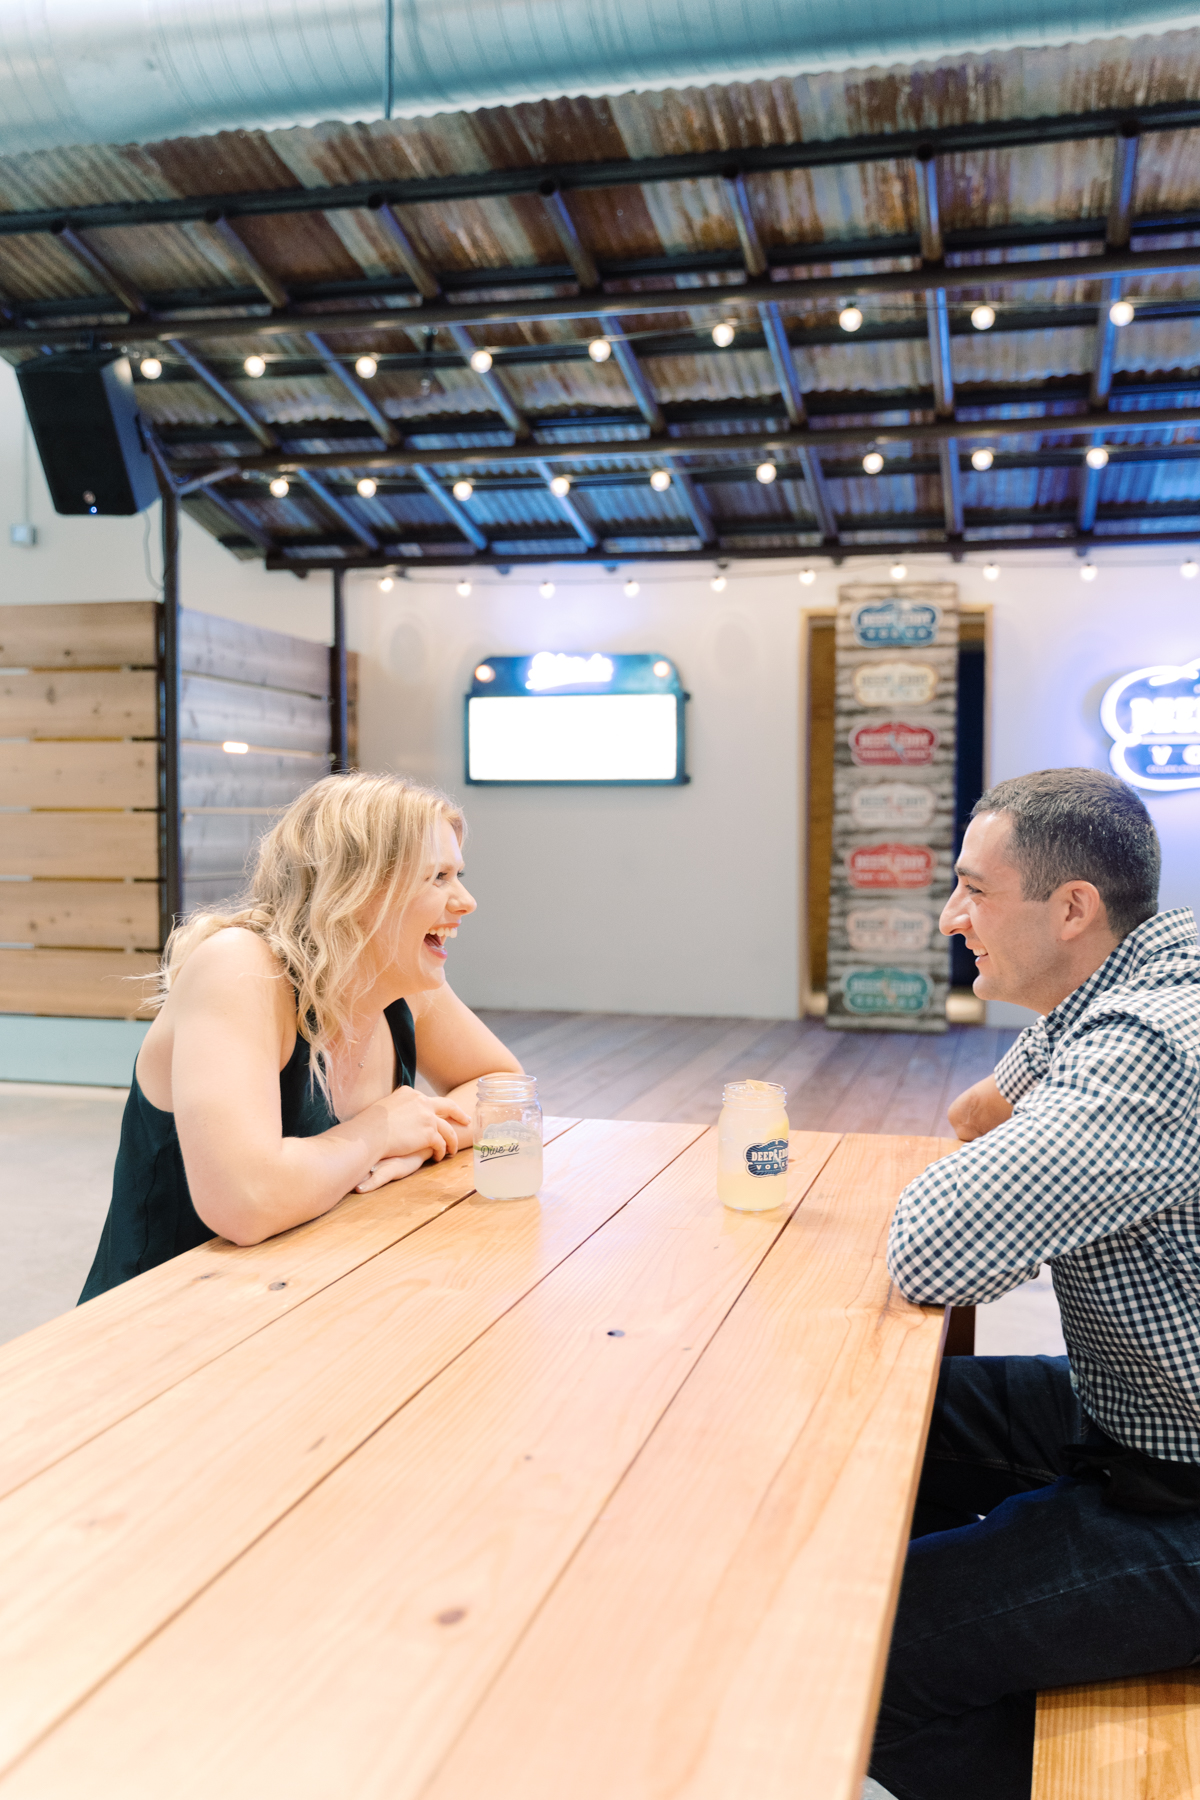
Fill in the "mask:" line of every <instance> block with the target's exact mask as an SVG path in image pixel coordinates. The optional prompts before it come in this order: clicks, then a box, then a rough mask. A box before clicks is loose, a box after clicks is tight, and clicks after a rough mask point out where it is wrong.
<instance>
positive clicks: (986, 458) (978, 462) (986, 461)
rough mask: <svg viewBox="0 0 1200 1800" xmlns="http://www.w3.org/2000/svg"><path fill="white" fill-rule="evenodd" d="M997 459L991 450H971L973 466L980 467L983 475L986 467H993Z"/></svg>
mask: <svg viewBox="0 0 1200 1800" xmlns="http://www.w3.org/2000/svg"><path fill="white" fill-rule="evenodd" d="M995 460H996V458H995V455H994V454H993V452H992V451H991V450H972V452H971V467H972V468H973V469H978V470H979V472H980V474H981V475H982V473H983V471H984V470H985V469H990V468H991V466H992V464H993V463H994V462H995Z"/></svg>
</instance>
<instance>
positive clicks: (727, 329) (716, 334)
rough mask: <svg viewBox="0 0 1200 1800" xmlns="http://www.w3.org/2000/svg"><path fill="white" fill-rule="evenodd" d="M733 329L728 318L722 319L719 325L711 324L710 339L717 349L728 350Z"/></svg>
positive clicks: (731, 340)
mask: <svg viewBox="0 0 1200 1800" xmlns="http://www.w3.org/2000/svg"><path fill="white" fill-rule="evenodd" d="M734 330H735V327H734V326H733V325H731V324H730V322H729V320H728V319H722V320H721V323H720V324H719V325H714V326H713V328H712V341H713V343H714V344H715V345H716V346H717V349H718V350H728V348H729V346H730V344H732V342H733V335H734Z"/></svg>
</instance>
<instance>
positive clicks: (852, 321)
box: [838, 306, 863, 331]
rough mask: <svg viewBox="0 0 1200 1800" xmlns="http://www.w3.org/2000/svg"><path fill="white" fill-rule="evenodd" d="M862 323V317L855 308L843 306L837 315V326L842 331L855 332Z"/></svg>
mask: <svg viewBox="0 0 1200 1800" xmlns="http://www.w3.org/2000/svg"><path fill="white" fill-rule="evenodd" d="M862 322H863V316H862V313H861V312H860V311H859V309H858V307H857V306H843V308H842V310H841V312H840V313H839V314H838V324H839V325H840V326H841V328H842V330H843V331H857V330H858V328H859V326H860V325H861V324H862Z"/></svg>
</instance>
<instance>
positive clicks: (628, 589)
mask: <svg viewBox="0 0 1200 1800" xmlns="http://www.w3.org/2000/svg"><path fill="white" fill-rule="evenodd" d="M641 591H642V587H641V583H640V582H638V581H632V580H631V581H627V582H626V583H625V598H626V599H627V600H632V599H633V597H634V595H635V594H640V593H641Z"/></svg>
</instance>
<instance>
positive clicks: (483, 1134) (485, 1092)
mask: <svg viewBox="0 0 1200 1800" xmlns="http://www.w3.org/2000/svg"><path fill="white" fill-rule="evenodd" d="M541 1185H542V1107H541V1102H540V1101H539V1099H538V1091H537V1077H536V1076H534V1075H481V1076H480V1077H479V1081H478V1083H477V1084H476V1088H475V1192H476V1193H477V1194H478V1195H479V1197H480V1199H481V1200H528V1199H532V1197H533V1195H534V1194H536V1193H537V1191H538V1189H539V1188H540V1187H541Z"/></svg>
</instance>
